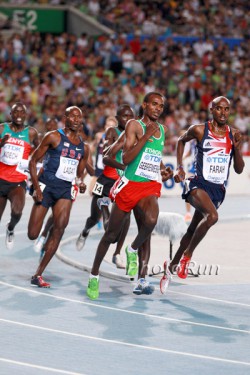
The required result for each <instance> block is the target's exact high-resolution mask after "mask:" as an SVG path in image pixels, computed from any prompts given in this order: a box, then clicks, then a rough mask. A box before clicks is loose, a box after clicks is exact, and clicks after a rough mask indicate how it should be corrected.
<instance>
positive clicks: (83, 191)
mask: <svg viewBox="0 0 250 375" xmlns="http://www.w3.org/2000/svg"><path fill="white" fill-rule="evenodd" d="M78 187H79V191H80V193H81V194H84V193H85V191H86V189H87V185H86V184H85V183H84V182H80V184H79V185H78Z"/></svg>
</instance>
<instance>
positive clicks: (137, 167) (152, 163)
mask: <svg viewBox="0 0 250 375" xmlns="http://www.w3.org/2000/svg"><path fill="white" fill-rule="evenodd" d="M138 122H139V123H140V125H141V127H142V129H143V133H144V134H145V132H146V125H145V124H144V123H143V122H142V121H141V120H138ZM158 125H159V129H160V132H161V135H160V137H159V138H156V137H154V136H152V137H150V138H149V139H148V140H147V142H146V143H145V145H144V146H143V147H142V149H141V150H140V152H139V154H138V155H137V156H136V158H135V159H134V160H133V161H132V162H131V163H130V164H128V165H127V167H126V169H125V173H124V175H125V177H126V178H127V179H128V180H130V181H137V182H146V181H159V182H161V176H160V164H161V160H162V151H163V147H164V142H165V134H164V128H163V125H161V124H160V123H158Z"/></svg>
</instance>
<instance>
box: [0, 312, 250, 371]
mask: <svg viewBox="0 0 250 375" xmlns="http://www.w3.org/2000/svg"><path fill="white" fill-rule="evenodd" d="M0 321H1V322H4V323H7V324H14V325H18V326H24V327H27V328H32V329H37V330H40V331H46V332H53V333H58V334H61V335H67V336H73V337H80V338H84V339H87V340H94V341H101V342H104V343H110V344H115V345H122V346H127V347H132V348H139V349H145V350H149V351H150V350H152V351H157V352H162V353H170V354H177V355H182V356H187V357H193V358H200V359H207V360H212V361H219V362H225V363H231V364H236V365H244V366H250V363H249V362H243V361H237V360H232V359H226V358H220V357H212V356H206V355H202V354H193V353H188V352H181V351H176V350H169V349H163V348H158V347H155V346H145V345H139V344H132V343H129V342H124V341H117V340H110V339H104V338H100V337H94V336H88V335H83V334H81V333H73V332H68V331H62V330H58V329H52V328H45V327H41V326H37V325H33V324H26V323H21V322H16V321H13V320H7V319H0Z"/></svg>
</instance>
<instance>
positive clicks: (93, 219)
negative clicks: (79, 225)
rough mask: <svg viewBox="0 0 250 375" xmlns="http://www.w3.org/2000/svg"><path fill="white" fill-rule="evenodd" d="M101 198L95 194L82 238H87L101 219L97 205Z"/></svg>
mask: <svg viewBox="0 0 250 375" xmlns="http://www.w3.org/2000/svg"><path fill="white" fill-rule="evenodd" d="M98 198H99V197H98V196H97V195H94V194H93V197H92V201H91V208H90V216H89V217H88V218H87V221H86V223H85V227H84V229H83V230H82V233H81V234H82V236H83V237H87V236H88V234H89V231H90V229H91V228H93V227H94V226H95V225H96V224H97V223H98V221H99V220H100V218H101V211H100V210H99V208H98V205H97V199H98Z"/></svg>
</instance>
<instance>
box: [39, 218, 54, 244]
mask: <svg viewBox="0 0 250 375" xmlns="http://www.w3.org/2000/svg"><path fill="white" fill-rule="evenodd" d="M52 225H53V214H51V215H50V216H49V217H48V219H47V221H46V224H45V227H44V230H43V231H42V233H41V236H42V237H45V238H46V237H47V235H48V233H49V230H50V229H51V227H52Z"/></svg>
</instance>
